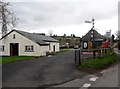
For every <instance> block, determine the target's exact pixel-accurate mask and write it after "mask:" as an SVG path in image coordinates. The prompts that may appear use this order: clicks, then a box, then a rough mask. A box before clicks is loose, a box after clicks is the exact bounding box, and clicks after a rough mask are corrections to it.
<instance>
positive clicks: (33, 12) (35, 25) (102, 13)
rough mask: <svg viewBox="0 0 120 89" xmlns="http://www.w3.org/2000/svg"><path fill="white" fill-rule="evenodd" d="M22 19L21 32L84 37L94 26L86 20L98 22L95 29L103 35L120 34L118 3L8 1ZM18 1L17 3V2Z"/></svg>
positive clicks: (108, 0)
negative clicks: (110, 32) (118, 31)
mask: <svg viewBox="0 0 120 89" xmlns="http://www.w3.org/2000/svg"><path fill="white" fill-rule="evenodd" d="M9 1H10V2H11V4H12V9H13V11H14V12H15V13H16V16H17V17H18V18H19V24H18V26H17V27H16V28H17V29H19V30H23V31H28V32H36V33H46V34H49V32H52V33H53V34H57V35H63V34H67V35H70V34H75V35H76V36H80V37H81V36H83V35H85V34H86V32H88V31H89V30H90V29H91V27H92V25H91V24H90V23H85V20H91V19H92V18H95V28H96V29H97V31H98V32H99V33H101V34H102V35H104V34H105V32H106V31H107V30H110V29H111V30H112V34H114V33H115V32H116V31H117V30H118V1H119V0H34V1H33V0H29V1H25V0H14V2H13V0H9ZM15 1H17V2H15Z"/></svg>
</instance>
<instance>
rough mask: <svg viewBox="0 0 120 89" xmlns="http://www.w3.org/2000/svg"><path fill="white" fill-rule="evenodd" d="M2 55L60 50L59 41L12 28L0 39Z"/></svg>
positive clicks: (25, 54)
mask: <svg viewBox="0 0 120 89" xmlns="http://www.w3.org/2000/svg"><path fill="white" fill-rule="evenodd" d="M0 43H1V44H0V52H1V54H0V55H2V56H13V55H18V56H43V55H46V52H53V51H54V52H57V51H59V42H58V41H57V40H55V39H54V38H52V37H49V36H44V35H39V34H35V33H28V32H24V31H20V30H12V31H10V32H9V33H8V34H6V35H5V36H3V37H2V38H1V39H0Z"/></svg>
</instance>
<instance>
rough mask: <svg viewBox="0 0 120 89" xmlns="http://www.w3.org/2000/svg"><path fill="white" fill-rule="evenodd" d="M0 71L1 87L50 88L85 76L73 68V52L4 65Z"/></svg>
mask: <svg viewBox="0 0 120 89" xmlns="http://www.w3.org/2000/svg"><path fill="white" fill-rule="evenodd" d="M2 71H3V72H2V78H3V79H2V81H3V87H38V86H39V87H41V86H51V85H56V84H60V83H64V82H67V81H70V80H72V79H76V78H80V77H83V76H85V75H86V74H85V73H83V72H80V71H79V70H77V69H76V68H75V64H74V51H73V50H71V51H68V52H63V53H59V54H57V55H54V56H52V57H39V58H35V59H31V60H25V61H19V62H14V63H10V64H5V65H3V66H2Z"/></svg>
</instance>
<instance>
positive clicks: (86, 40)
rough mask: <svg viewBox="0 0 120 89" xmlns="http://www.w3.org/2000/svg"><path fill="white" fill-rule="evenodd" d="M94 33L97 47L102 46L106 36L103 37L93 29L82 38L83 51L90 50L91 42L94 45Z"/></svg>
mask: <svg viewBox="0 0 120 89" xmlns="http://www.w3.org/2000/svg"><path fill="white" fill-rule="evenodd" d="M93 31H94V39H95V46H96V47H97V46H100V45H102V42H103V41H104V36H102V35H101V34H100V33H98V32H97V31H96V30H93V29H91V30H90V31H89V32H88V33H87V34H86V35H85V36H83V37H82V44H83V49H88V47H89V41H91V42H92V43H93Z"/></svg>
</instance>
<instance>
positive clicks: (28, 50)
mask: <svg viewBox="0 0 120 89" xmlns="http://www.w3.org/2000/svg"><path fill="white" fill-rule="evenodd" d="M33 51H34V48H33V46H30V45H28V46H25V52H33Z"/></svg>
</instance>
